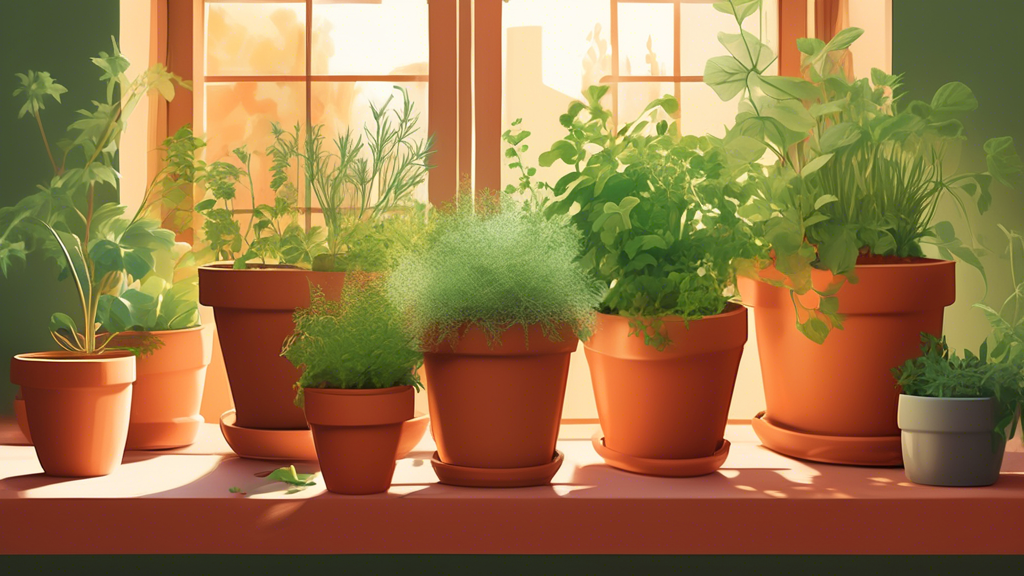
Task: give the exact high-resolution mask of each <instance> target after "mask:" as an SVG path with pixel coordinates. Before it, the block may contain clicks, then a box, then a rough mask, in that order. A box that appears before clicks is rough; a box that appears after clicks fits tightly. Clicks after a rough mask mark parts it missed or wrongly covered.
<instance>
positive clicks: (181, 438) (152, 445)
mask: <svg viewBox="0 0 1024 576" xmlns="http://www.w3.org/2000/svg"><path fill="white" fill-rule="evenodd" d="M203 422H205V420H203V417H202V416H200V415H198V414H196V415H194V416H181V417H179V418H174V419H172V420H170V421H167V422H132V423H130V424H129V425H128V443H127V444H125V448H124V449H125V450H169V449H171V448H181V447H184V446H190V445H192V444H193V443H194V442H195V440H196V436H197V435H199V427H200V426H202V424H203Z"/></svg>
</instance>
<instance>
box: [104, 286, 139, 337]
mask: <svg viewBox="0 0 1024 576" xmlns="http://www.w3.org/2000/svg"><path fill="white" fill-rule="evenodd" d="M96 322H98V323H100V324H101V325H102V326H103V328H105V329H106V330H107V331H109V332H124V331H126V330H131V329H132V328H134V327H135V326H136V324H137V323H136V321H135V315H134V313H133V311H132V306H131V303H130V302H129V301H127V300H125V299H124V298H120V297H117V296H111V295H110V294H103V295H102V296H100V299H99V304H98V305H97V307H96Z"/></svg>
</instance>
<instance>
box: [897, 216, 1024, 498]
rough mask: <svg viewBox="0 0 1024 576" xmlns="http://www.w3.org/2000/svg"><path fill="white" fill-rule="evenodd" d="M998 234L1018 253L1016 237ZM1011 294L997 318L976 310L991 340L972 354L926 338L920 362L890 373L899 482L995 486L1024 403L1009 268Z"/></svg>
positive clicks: (1016, 300)
mask: <svg viewBox="0 0 1024 576" xmlns="http://www.w3.org/2000/svg"><path fill="white" fill-rule="evenodd" d="M1003 232H1004V233H1005V234H1006V236H1007V238H1008V239H1009V241H1010V247H1009V252H1010V260H1011V261H1013V259H1014V244H1015V243H1017V244H1021V245H1022V246H1024V239H1022V238H1021V236H1020V235H1018V234H1016V233H1013V232H1009V231H1007V230H1006V229H1005V228H1004V229H1003ZM1010 276H1011V282H1012V284H1011V285H1013V286H1014V287H1015V290H1014V292H1013V293H1012V294H1010V296H1009V297H1008V298H1007V299H1006V300H1005V301H1004V302H1003V305H1002V306H1001V307H1000V309H999V310H998V311H997V310H995V309H993V308H990V307H988V306H985V305H983V304H976V305H975V306H976V307H978V308H981V309H982V310H983V311H984V313H985V315H986V317H987V318H988V320H989V322H990V323H991V325H992V335H991V338H990V339H991V341H992V344H993V345H992V346H991V348H990V347H989V340H988V339H986V340H985V341H984V342H982V344H981V346H980V347H979V349H978V354H977V355H975V354H973V353H971V351H970V350H965V351H964V355H963V357H960V356H958V355H957V354H956V353H955V352H953V351H951V350H950V349H949V347H948V346H947V345H946V340H945V338H943V339H942V340H939V339H937V338H935V337H934V336H932V335H930V334H924V335H922V340H923V344H922V346H921V352H922V355H921V356H920V357H918V358H914V359H911V360H907V362H906V363H905V364H903V366H899V367H896V368H894V369H893V375H894V376H895V377H896V383H897V385H898V386H899V388H900V389H901V394H900V401H899V412H898V420H899V426H900V430H901V436H902V442H903V465H904V467H905V468H906V472H907V478H908V479H909V480H910V481H911V482H914V483H916V484H928V485H932V486H989V485H991V484H995V483H996V481H997V480H998V479H999V468H1000V466H1001V465H1002V462H1003V453H1004V451H1005V449H1006V441H1007V440H1008V439H1009V438H1013V435H1014V433H1015V432H1016V429H1017V420H1018V418H1019V417H1020V407H1021V404H1022V402H1024V372H1022V370H1024V356H1022V352H1024V340H1022V339H1021V333H1022V332H1021V324H1022V322H1024V319H1022V318H1021V317H1020V314H1019V310H1020V307H1021V304H1022V303H1024V302H1022V299H1024V285H1021V284H1019V283H1018V282H1017V278H1016V274H1015V271H1014V268H1013V267H1012V266H1011V267H1010Z"/></svg>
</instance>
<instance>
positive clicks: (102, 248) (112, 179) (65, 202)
mask: <svg viewBox="0 0 1024 576" xmlns="http://www.w3.org/2000/svg"><path fill="white" fill-rule="evenodd" d="M92 62H93V64H95V65H96V66H97V67H98V68H99V69H100V71H101V72H102V74H100V77H99V79H100V81H101V82H105V84H106V99H105V100H104V101H102V102H94V103H93V108H91V109H87V110H80V111H79V112H78V113H79V116H80V118H79V119H78V120H76V121H75V122H73V123H72V124H71V125H70V126H68V128H67V130H66V134H67V137H66V138H64V139H62V140H60V141H59V142H58V143H57V150H58V152H57V153H55V150H54V148H53V147H51V145H50V143H49V141H48V140H47V137H46V132H45V130H44V129H43V114H42V111H43V110H45V107H46V104H47V103H48V102H49V99H51V98H52V99H53V100H54V101H55V102H58V103H59V102H60V96H61V95H62V94H64V93H65V92H66V89H65V88H64V87H63V86H61V85H60V84H58V83H57V82H56V81H55V80H54V79H53V78H52V77H51V76H50V75H49V74H48V73H45V72H34V71H29V72H28V73H26V74H18V75H17V77H18V79H19V81H20V86H19V88H18V89H17V90H16V91H15V96H20V97H22V98H24V99H25V104H24V105H23V106H22V108H21V110H20V112H19V117H24V116H26V115H31V116H32V117H33V118H34V119H35V121H36V124H37V125H38V126H39V129H40V135H41V137H42V144H43V147H44V149H45V151H46V154H47V157H48V159H49V160H50V164H51V167H52V168H53V176H52V178H51V179H50V180H49V182H48V183H46V184H44V185H40V186H39V188H38V190H37V191H36V192H35V193H33V194H30V195H28V196H26V197H24V198H22V200H20V201H19V202H18V203H17V204H16V205H15V206H12V207H6V208H2V209H0V231H2V233H0V272H2V273H3V274H4V275H6V274H8V273H9V272H10V270H11V269H12V268H11V267H12V265H13V264H15V263H16V262H18V261H24V259H25V257H26V255H27V253H28V252H30V251H33V250H38V251H40V252H42V253H45V254H46V255H48V256H50V257H53V258H54V259H55V260H56V261H57V263H58V266H59V268H60V278H65V277H71V278H72V280H73V281H74V283H75V288H76V290H77V292H78V296H79V301H80V304H81V309H82V322H83V326H82V328H81V330H80V329H79V327H78V323H77V322H76V321H75V320H74V319H72V318H71V317H70V316H69V315H67V314H63V313H56V314H54V315H53V316H52V318H51V321H50V331H51V334H52V335H53V338H54V340H55V341H56V342H57V343H58V344H59V345H60V346H61V347H62V348H64V349H65V350H69V351H74V352H81V353H85V354H95V353H99V352H102V351H103V350H105V349H107V348H108V346H109V345H110V343H111V340H112V338H113V336H115V335H116V332H117V331H119V330H120V329H128V328H131V327H138V326H140V325H142V324H144V323H146V322H144V320H140V319H139V317H138V316H137V314H136V312H141V310H136V309H135V307H134V303H133V301H132V300H131V299H130V298H133V297H134V296H133V295H132V294H131V293H130V291H127V292H126V290H128V286H129V284H130V283H140V286H141V285H142V284H143V283H148V284H147V288H146V290H148V294H147V295H148V296H152V297H153V299H154V300H161V299H163V298H165V297H166V296H167V289H168V287H167V285H166V284H164V285H158V284H156V282H155V280H153V279H154V278H155V277H156V275H159V274H161V273H169V272H170V271H169V270H168V267H173V264H167V263H168V262H169V261H171V260H174V261H175V263H177V262H180V261H181V259H182V258H183V257H184V255H183V254H178V255H177V256H172V255H173V254H175V252H174V250H175V242H174V233H173V232H171V231H170V230H166V229H163V228H161V226H160V222H159V221H157V220H154V219H151V218H147V217H145V213H146V212H147V211H149V210H150V209H151V207H152V204H149V203H147V202H143V205H142V206H141V207H140V208H139V210H138V211H137V212H136V214H135V215H134V216H133V217H131V218H127V217H126V215H125V212H126V208H125V207H124V206H122V205H118V204H117V203H113V202H103V201H102V198H103V197H104V196H107V195H109V193H110V192H112V191H115V190H116V186H117V182H118V175H117V172H116V171H115V169H114V160H115V157H116V154H117V150H118V141H119V137H120V135H121V133H122V132H123V131H124V129H125V126H126V123H127V119H128V117H129V116H130V115H131V112H132V110H134V108H135V106H136V105H137V104H138V102H139V101H140V100H141V99H142V98H143V97H145V96H146V95H147V94H149V93H150V91H152V90H156V91H158V92H159V93H160V94H161V95H162V96H163V97H164V98H166V99H168V100H170V99H171V98H173V97H174V87H175V85H178V86H182V87H185V88H188V83H187V82H183V81H182V80H181V79H180V78H179V77H177V76H175V75H174V74H171V73H170V72H168V71H167V70H166V69H165V68H164V67H163V66H160V65H157V66H154V67H153V68H150V69H148V70H146V71H144V72H143V73H141V74H139V75H138V76H137V77H135V78H133V79H129V78H128V76H127V75H126V72H127V70H128V66H129V63H128V60H127V59H125V58H124V56H122V55H121V53H120V51H119V50H118V48H117V43H116V42H113V50H112V51H111V52H110V53H106V52H100V54H99V56H98V57H96V58H93V59H92ZM115 96H116V97H115ZM58 158H59V159H60V160H59V161H58ZM158 264H162V265H164V266H163V268H164V269H163V270H158V269H157V266H158ZM170 290H173V288H171V289H170ZM137 292H139V294H142V292H141V291H137ZM126 294H129V296H128V298H125V295H126ZM140 300H141V296H140V297H139V298H138V299H136V301H140ZM169 300H172V301H174V302H175V304H174V305H172V306H170V307H169V308H170V309H164V310H163V311H162V312H161V311H157V312H156V313H155V315H153V314H149V313H147V318H145V320H148V319H149V318H152V319H153V323H154V324H155V325H159V323H160V321H161V320H160V319H161V318H163V319H164V320H165V321H166V323H167V324H168V325H172V324H174V325H180V324H183V323H184V324H188V323H192V322H196V321H197V320H198V316H197V315H195V314H191V313H190V312H192V311H194V307H195V303H194V301H193V302H191V303H190V302H189V301H188V289H187V286H183V287H181V288H178V291H177V292H174V293H173V294H172V295H171V297H170V298H169ZM190 306H191V308H190ZM156 308H161V306H160V305H159V304H158V305H157V306H156ZM161 314H163V315H161ZM167 314H172V316H170V317H168V316H167ZM104 326H106V330H107V332H105V333H102V334H101V333H100V332H101V328H102V327H104ZM156 345H157V343H154V342H152V341H148V340H147V341H144V342H142V343H141V344H140V346H141V348H143V350H141V351H142V352H146V351H148V350H151V349H152V348H153V347H154V346H156Z"/></svg>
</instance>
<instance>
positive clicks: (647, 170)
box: [527, 86, 754, 349]
mask: <svg viewBox="0 0 1024 576" xmlns="http://www.w3.org/2000/svg"><path fill="white" fill-rule="evenodd" d="M607 91H608V87H607V86H594V87H591V88H589V89H588V90H586V91H585V92H584V95H585V97H586V102H581V101H576V102H573V103H572V104H570V105H569V110H568V112H567V113H566V114H564V115H562V117H561V118H560V121H561V123H562V125H563V126H564V127H565V128H566V129H567V131H568V134H567V136H566V137H565V138H564V139H562V140H559V141H557V142H555V143H554V144H553V145H552V146H551V149H550V150H549V151H547V152H545V153H544V154H542V155H541V156H540V163H541V165H542V166H551V165H553V164H555V163H556V162H562V163H564V164H565V165H566V166H568V167H569V168H570V171H569V172H568V174H566V175H565V176H563V177H562V178H561V179H559V181H558V182H557V183H556V184H555V185H554V187H553V191H554V194H555V199H554V201H553V202H552V203H551V204H550V206H549V207H548V213H549V214H551V215H564V214H569V213H570V211H571V210H573V209H576V211H575V212H574V213H572V216H570V217H569V218H570V221H571V222H572V223H573V224H574V225H575V227H576V228H577V229H578V230H580V232H581V233H582V234H583V247H582V251H581V253H580V255H579V262H580V264H581V266H582V267H583V268H584V269H586V270H588V271H590V272H591V273H592V274H594V276H596V277H597V278H598V279H599V280H601V282H602V283H604V284H605V286H606V287H607V288H608V290H607V293H606V294H605V297H604V299H603V300H602V302H601V304H600V307H599V309H600V310H601V311H602V312H604V313H607V314H618V315H622V316H626V317H629V318H630V319H631V327H632V329H633V331H632V333H633V334H634V335H637V336H641V337H643V338H644V340H645V342H646V343H647V344H648V345H652V346H655V347H656V348H658V349H663V348H665V347H666V346H667V345H668V344H669V340H668V337H667V335H666V333H665V331H664V330H663V326H662V325H663V322H662V319H663V318H665V317H670V316H671V317H680V318H683V319H686V320H693V319H699V318H702V317H704V316H711V315H715V314H719V313H721V312H722V311H723V310H724V309H725V306H726V304H727V303H728V301H729V299H730V297H731V296H732V293H733V292H734V289H735V273H734V271H733V261H734V260H736V259H738V258H749V257H751V256H752V255H753V254H754V252H753V244H752V242H751V238H750V237H749V235H747V234H744V227H743V226H741V225H740V224H741V221H740V217H739V215H738V208H739V207H740V206H743V205H744V204H746V203H747V201H748V200H749V199H750V196H751V191H750V186H747V185H744V184H741V183H740V182H739V181H738V178H739V177H740V176H741V175H743V174H745V173H746V172H747V171H748V168H747V167H746V166H744V165H740V166H739V167H736V166H733V165H732V163H731V162H730V160H729V158H727V157H726V153H725V151H724V150H723V148H722V147H721V146H719V145H718V144H717V143H716V142H715V141H714V140H713V139H711V138H708V137H696V136H681V135H680V134H679V130H678V127H677V125H676V124H675V122H672V123H669V122H668V121H667V120H661V121H657V120H656V115H657V113H659V112H664V113H665V114H666V115H671V114H674V113H675V112H676V111H677V110H678V109H679V103H678V102H677V101H676V99H675V98H674V97H672V96H665V97H663V98H659V99H657V100H655V101H654V102H651V103H650V104H649V105H648V106H647V107H646V108H645V109H644V111H643V113H641V114H640V116H639V117H638V118H637V119H636V120H633V121H632V122H629V123H627V124H625V125H624V126H622V127H621V128H616V127H615V126H613V125H612V121H611V116H612V115H611V112H610V111H609V110H607V109H606V108H604V106H603V105H602V104H601V99H602V98H603V97H604V95H605V94H606V93H607ZM527 175H529V173H527Z"/></svg>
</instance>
